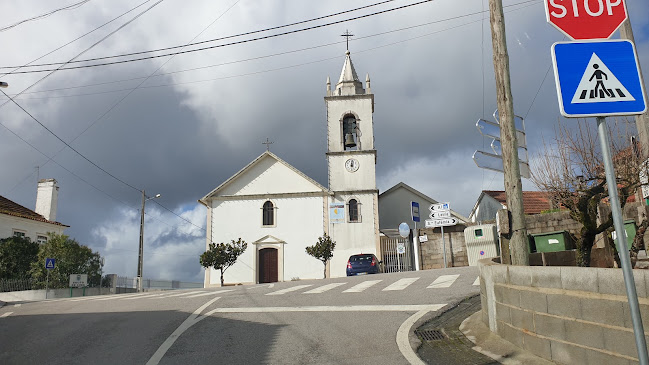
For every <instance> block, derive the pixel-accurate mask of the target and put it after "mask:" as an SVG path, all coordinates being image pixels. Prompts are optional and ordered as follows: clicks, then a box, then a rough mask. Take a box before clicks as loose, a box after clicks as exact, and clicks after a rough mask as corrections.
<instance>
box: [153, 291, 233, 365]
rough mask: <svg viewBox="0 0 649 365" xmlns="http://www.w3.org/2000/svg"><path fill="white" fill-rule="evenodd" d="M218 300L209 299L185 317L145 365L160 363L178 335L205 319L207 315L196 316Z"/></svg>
mask: <svg viewBox="0 0 649 365" xmlns="http://www.w3.org/2000/svg"><path fill="white" fill-rule="evenodd" d="M219 298H220V297H216V298H213V299H211V300H210V301H208V302H207V303H205V304H203V305H202V306H200V307H199V308H198V309H197V310H195V311H194V313H192V314H190V315H189V317H187V319H185V321H184V322H183V323H182V324H181V325H180V326H178V328H176V330H175V331H174V332H173V333H172V334H171V335H169V337H167V339H166V340H165V342H163V343H162V345H160V347H158V350H156V352H155V353H154V354H153V356H151V358H150V359H149V361H147V362H146V365H157V364H158V363H159V362H160V360H162V357H163V356H164V355H165V354H166V353H167V351H168V350H169V348H170V347H171V345H173V344H174V342H176V340H177V339H178V337H180V335H182V334H183V332H185V331H187V329H189V327H191V326H193V325H195V324H196V323H198V322H199V321H201V320H202V319H204V318H206V317H207V315H204V316H202V317H199V316H198V315H199V314H201V312H202V311H203V310H205V308H207V307H209V306H210V305H211V304H212V303H214V302H215V301H216V300H217V299H219Z"/></svg>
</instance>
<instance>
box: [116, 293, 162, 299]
mask: <svg viewBox="0 0 649 365" xmlns="http://www.w3.org/2000/svg"><path fill="white" fill-rule="evenodd" d="M160 295H162V294H146V295H140V296H137V297H130V298H124V299H122V300H133V299H143V298H151V297H157V296H160Z"/></svg>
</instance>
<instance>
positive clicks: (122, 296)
mask: <svg viewBox="0 0 649 365" xmlns="http://www.w3.org/2000/svg"><path fill="white" fill-rule="evenodd" d="M143 295H149V294H147V293H137V294H115V295H110V296H107V297H106V298H99V299H95V301H100V300H111V299H127V298H137V297H141V296H143Z"/></svg>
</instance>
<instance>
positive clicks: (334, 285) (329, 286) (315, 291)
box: [302, 283, 347, 294]
mask: <svg viewBox="0 0 649 365" xmlns="http://www.w3.org/2000/svg"><path fill="white" fill-rule="evenodd" d="M345 284H347V283H331V284H327V285H323V286H321V287H318V288H315V289H311V290H309V291H305V292H304V293H302V294H320V293H324V292H326V291H327V290H331V289H333V288H337V287H339V286H341V285H345Z"/></svg>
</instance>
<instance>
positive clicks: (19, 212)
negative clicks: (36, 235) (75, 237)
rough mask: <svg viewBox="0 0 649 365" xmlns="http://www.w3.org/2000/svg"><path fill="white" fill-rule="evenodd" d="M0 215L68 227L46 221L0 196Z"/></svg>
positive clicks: (31, 211)
mask: <svg viewBox="0 0 649 365" xmlns="http://www.w3.org/2000/svg"><path fill="white" fill-rule="evenodd" d="M0 214H7V215H11V216H14V217H20V218H26V219H31V220H35V221H39V222H44V223H49V224H54V225H57V226H63V227H69V226H66V225H65V224H62V223H59V222H54V221H50V220H47V219H45V217H43V216H42V215H40V214H38V213H36V212H34V211H33V210H31V209H28V208H25V207H23V206H22V205H20V204H18V203H14V202H13V201H11V200H9V199H7V198H5V197H4V196H2V195H0Z"/></svg>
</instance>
